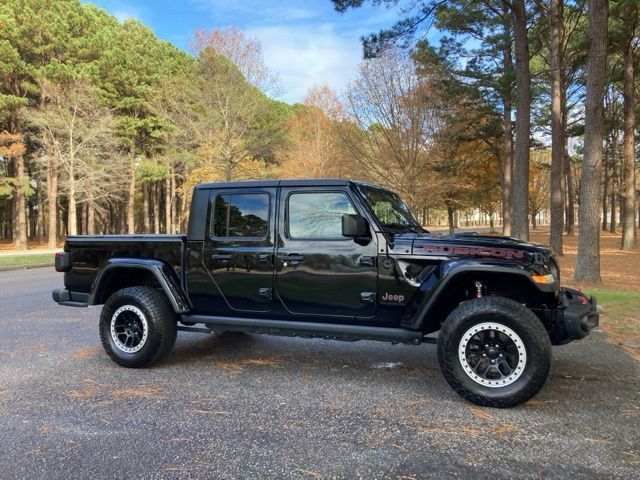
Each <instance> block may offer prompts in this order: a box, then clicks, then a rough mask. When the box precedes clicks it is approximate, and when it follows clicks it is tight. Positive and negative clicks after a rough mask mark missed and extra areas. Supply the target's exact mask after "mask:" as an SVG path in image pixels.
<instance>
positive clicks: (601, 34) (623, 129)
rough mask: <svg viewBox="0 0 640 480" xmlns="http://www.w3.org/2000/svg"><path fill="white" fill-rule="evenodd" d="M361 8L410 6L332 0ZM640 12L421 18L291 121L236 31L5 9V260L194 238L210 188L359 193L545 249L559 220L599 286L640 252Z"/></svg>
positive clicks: (495, 3) (77, 10) (1, 78)
mask: <svg viewBox="0 0 640 480" xmlns="http://www.w3.org/2000/svg"><path fill="white" fill-rule="evenodd" d="M327 1H329V0H327ZM364 3H369V4H373V5H377V6H378V7H379V8H385V7H388V6H395V5H397V3H398V2H397V1H396V0H371V1H369V2H366V1H364V0H333V4H334V7H335V9H336V10H337V12H336V15H339V14H340V13H339V12H344V11H346V10H349V9H355V8H359V7H361V6H362V5H363V4H364ZM639 10H640V5H639V4H638V2H637V1H635V0H617V1H606V0H589V1H585V0H579V1H572V0H537V1H530V0H440V1H431V0H429V1H415V2H411V4H410V6H409V7H407V8H403V9H401V10H400V13H399V15H400V17H399V18H398V22H397V23H396V24H394V25H390V26H389V28H388V29H385V30H382V31H380V32H376V33H372V34H371V35H369V36H366V37H365V38H363V53H364V55H363V61H362V63H361V65H360V68H359V70H358V73H357V75H356V77H355V78H353V79H352V81H351V82H350V83H349V85H348V86H347V88H346V89H344V91H338V92H335V91H332V90H331V89H330V88H329V87H327V86H324V85H322V84H319V85H318V86H316V87H313V88H311V89H310V90H309V92H308V93H307V95H306V98H305V99H304V101H303V102H302V103H299V104H293V105H291V104H287V103H284V102H282V101H279V100H278V98H280V97H281V94H282V92H281V88H280V86H279V82H278V78H277V75H275V74H274V72H272V71H270V69H269V68H268V66H267V65H266V64H265V61H264V58H263V54H262V49H261V45H260V43H259V42H258V41H257V40H255V39H253V38H251V37H249V36H247V35H246V34H244V33H243V32H242V31H240V30H238V29H236V28H233V27H228V28H222V29H209V30H207V29H203V30H199V31H196V32H195V33H194V35H193V38H192V41H191V44H190V48H189V51H188V52H185V51H182V50H180V49H178V48H176V47H175V46H173V45H172V44H170V43H168V42H165V41H162V40H160V39H158V38H157V37H156V36H155V35H154V34H153V32H152V31H151V30H150V29H148V28H147V27H145V26H144V25H143V24H142V23H140V22H139V21H136V20H124V21H122V22H119V21H118V20H117V19H116V18H114V17H113V16H111V15H109V14H108V13H106V12H105V11H104V10H101V9H98V8H97V7H95V6H93V5H91V4H84V3H81V2H80V1H79V0H57V1H55V2H51V1H47V0H3V1H2V3H0V26H1V28H0V242H4V243H5V244H12V245H14V246H15V248H16V249H18V250H20V249H26V248H27V247H28V245H34V244H47V245H48V246H49V248H55V247H56V246H57V245H59V243H60V241H61V240H63V239H64V237H65V236H66V235H74V234H92V233H105V234H107V233H162V232H166V233H175V232H183V231H184V230H185V224H186V220H187V216H188V209H189V201H190V195H191V190H192V188H193V186H194V185H195V184H196V183H198V182H203V181H226V180H243V179H259V178H285V177H288V178H290V177H346V178H355V179H361V180H365V181H369V182H373V183H377V184H381V185H383V186H385V187H388V188H390V189H393V190H395V191H396V192H398V193H399V194H400V195H401V196H402V198H403V199H404V200H405V201H406V202H407V203H408V204H409V206H410V207H411V208H412V210H413V211H414V212H415V214H416V216H417V217H418V219H419V220H420V221H421V222H422V223H423V224H424V225H439V224H443V223H445V224H447V225H448V226H449V229H450V230H451V231H453V229H454V228H456V227H457V226H460V225H463V226H464V225H473V226H477V225H484V224H486V225H488V226H489V228H491V229H500V230H501V232H502V233H503V234H505V235H512V236H515V237H517V238H521V239H528V238H529V230H530V228H536V227H537V224H538V223H540V222H543V223H549V224H550V226H549V228H550V243H551V247H552V248H553V249H554V251H556V252H557V253H558V254H562V253H563V243H564V242H565V239H566V238H567V237H566V236H567V235H570V236H574V235H578V254H577V256H576V265H575V277H576V279H577V280H581V281H590V282H598V281H599V280H600V278H601V277H600V232H601V231H602V230H609V231H612V232H615V231H617V230H621V233H622V237H621V241H620V245H619V248H621V249H626V250H631V249H634V248H635V245H636V236H637V232H636V227H637V224H638V209H637V207H636V205H637V202H638V188H637V180H636V170H637V167H638V155H637V151H638V149H637V142H636V135H635V134H636V131H637V121H636V118H637V110H638V106H639V102H638V101H637V98H638V88H639V85H640V81H638V76H637V75H636V74H635V72H636V71H637V67H638V58H639V54H638V51H639V47H640V45H639V43H640V40H639V31H640V29H639V28H638V20H639ZM431 29H437V30H438V31H439V32H441V33H442V35H440V36H439V39H438V41H437V42H435V43H434V42H432V43H430V42H429V41H428V40H427V39H426V38H427V35H426V34H425V33H426V32H428V31H430V30H431ZM292 61H295V59H292ZM578 226H580V228H578Z"/></svg>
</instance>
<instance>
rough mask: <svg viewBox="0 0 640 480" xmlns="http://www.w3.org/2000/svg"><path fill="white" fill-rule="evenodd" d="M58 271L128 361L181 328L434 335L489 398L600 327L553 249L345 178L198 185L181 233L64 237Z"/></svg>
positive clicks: (393, 338) (515, 388) (529, 381)
mask: <svg viewBox="0 0 640 480" xmlns="http://www.w3.org/2000/svg"><path fill="white" fill-rule="evenodd" d="M56 270H58V271H60V272H64V287H63V288H59V289H56V290H54V291H53V299H54V300H55V302H57V303H58V304H60V305H67V306H74V307H87V306H94V305H103V307H102V312H101V317H100V325H99V331H100V338H101V341H102V345H103V346H104V349H105V351H106V353H107V354H108V355H109V356H110V357H111V359H113V360H114V361H115V362H116V363H118V364H120V365H122V366H124V367H146V366H149V365H152V364H154V363H156V362H157V361H159V360H161V359H163V358H165V357H166V356H167V355H168V354H169V352H170V350H171V348H172V346H173V344H174V342H175V340H176V335H177V331H178V330H191V331H200V332H206V333H217V332H224V331H239V332H247V333H263V334H275V335H290V336H297V337H305V338H327V339H337V340H348V341H353V340H380V341H385V342H393V343H398V342H402V343H407V344H413V345H418V344H421V343H435V344H437V349H438V361H439V364H440V367H441V370H442V373H443V374H444V376H445V378H446V380H447V381H448V383H449V384H450V385H451V386H452V387H453V388H454V389H455V390H456V391H457V392H458V393H460V394H461V395H462V396H464V397H465V398H467V399H468V400H470V401H472V402H475V403H478V404H481V405H488V406H494V407H509V406H513V405H517V404H519V403H521V402H524V401H526V400H528V399H529V398H531V397H532V396H534V395H535V394H536V393H537V392H538V391H539V390H540V389H541V388H542V386H543V385H544V383H545V382H546V380H547V377H548V375H549V369H550V362H551V345H552V344H553V345H561V344H564V343H567V342H569V341H572V340H578V339H581V338H584V337H585V336H587V335H588V334H589V332H590V331H591V330H592V329H593V328H594V327H595V326H597V325H598V313H597V309H596V302H595V299H593V298H587V297H585V296H584V295H583V294H582V293H580V292H578V291H576V290H572V289H566V288H561V286H560V272H559V269H558V264H557V262H556V260H555V258H554V256H553V254H552V252H551V251H550V250H549V249H548V248H546V247H545V246H543V245H538V244H533V243H527V242H522V241H519V240H516V239H513V238H509V237H498V236H484V235H477V234H458V235H435V234H430V233H429V232H427V231H426V230H424V229H423V228H422V226H421V225H420V224H419V223H418V221H416V219H415V217H414V216H413V215H412V213H411V212H410V210H409V208H408V207H407V206H406V205H405V203H403V202H402V200H401V199H400V198H399V196H398V195H396V194H395V193H393V192H391V191H389V190H386V189H384V188H381V187H378V186H375V185H370V184H366V183H362V182H357V181H350V180H341V179H336V180H333V179H315V180H271V181H247V182H227V183H210V184H202V185H198V186H197V187H196V188H195V189H194V192H193V198H192V202H191V214H190V217H189V224H188V229H187V234H186V235H99V236H95V235H84V236H70V237H68V238H67V240H66V243H65V246H64V251H63V252H61V253H59V254H57V255H56ZM436 332H437V333H436Z"/></svg>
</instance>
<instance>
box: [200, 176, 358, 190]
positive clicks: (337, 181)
mask: <svg viewBox="0 0 640 480" xmlns="http://www.w3.org/2000/svg"><path fill="white" fill-rule="evenodd" d="M350 183H355V184H358V185H367V184H365V183H363V182H359V181H357V180H348V179H344V178H300V179H285V180H246V181H242V182H215V183H201V184H199V185H197V186H196V189H198V190H206V189H218V188H247V187H249V188H251V187H253V188H263V187H338V186H339V187H344V186H346V185H349V184H350Z"/></svg>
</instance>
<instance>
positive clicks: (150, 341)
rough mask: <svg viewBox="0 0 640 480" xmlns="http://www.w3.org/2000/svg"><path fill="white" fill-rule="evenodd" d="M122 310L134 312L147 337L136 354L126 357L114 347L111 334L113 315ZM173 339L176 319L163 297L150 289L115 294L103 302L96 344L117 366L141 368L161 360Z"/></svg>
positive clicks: (121, 291) (167, 351)
mask: <svg viewBox="0 0 640 480" xmlns="http://www.w3.org/2000/svg"><path fill="white" fill-rule="evenodd" d="M123 306H125V307H126V306H130V307H134V308H137V309H138V310H139V311H140V312H142V314H143V315H144V317H145V319H146V322H147V328H148V331H147V337H146V341H145V342H144V345H143V346H142V347H141V348H140V350H138V351H136V352H133V353H129V352H126V351H123V350H122V349H121V348H119V347H118V345H117V344H116V342H115V341H114V339H113V337H112V334H111V322H112V317H113V315H114V313H115V312H116V311H117V310H118V309H120V308H121V307H123ZM176 335H177V318H176V315H175V313H174V311H173V309H172V308H171V306H170V305H169V302H168V301H167V299H166V297H165V296H164V295H163V294H162V293H161V292H159V291H158V290H156V289H154V288H151V287H128V288H123V289H122V290H118V291H117V292H115V293H114V294H113V295H111V296H110V297H109V298H108V300H107V301H106V302H105V304H104V307H103V308H102V313H101V314H100V340H101V342H102V346H103V347H104V350H105V351H106V352H107V355H109V357H111V359H112V360H113V361H114V362H116V363H117V364H118V365H121V366H123V367H128V368H142V367H148V366H150V365H153V364H154V363H156V362H158V361H160V360H162V359H163V358H165V357H166V356H167V355H168V354H169V352H170V351H171V348H173V344H174V343H175V341H176Z"/></svg>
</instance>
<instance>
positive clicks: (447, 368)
mask: <svg viewBox="0 0 640 480" xmlns="http://www.w3.org/2000/svg"><path fill="white" fill-rule="evenodd" d="M486 322H490V323H495V324H500V325H503V326H504V327H507V328H508V329H511V330H512V331H513V332H515V333H516V334H517V336H518V337H519V338H520V339H521V341H522V344H523V345H524V349H525V351H526V362H525V365H524V369H523V371H522V372H521V374H520V376H519V377H517V379H516V380H514V381H513V383H511V384H509V385H506V386H498V387H495V386H494V387H490V386H485V385H481V384H480V383H477V382H476V381H475V380H473V379H472V378H471V377H470V376H469V375H468V374H467V373H466V372H465V370H464V368H463V365H462V361H461V359H460V357H459V349H460V348H461V346H462V345H463V344H462V343H461V340H462V338H463V336H464V335H465V332H468V331H469V329H471V328H472V327H474V326H476V325H480V324H483V323H486ZM438 362H439V364H440V369H441V371H442V374H443V375H444V378H445V379H446V380H447V382H448V383H449V385H451V387H452V388H453V389H454V390H455V391H456V392H458V393H459V394H460V395H462V396H463V397H464V398H466V399H467V400H469V401H470V402H473V403H476V404H478V405H483V406H488V407H497V408H507V407H513V406H515V405H518V404H520V403H523V402H526V401H527V400H529V399H530V398H532V397H533V396H534V395H536V394H537V393H538V392H539V391H540V389H541V388H542V386H543V385H544V384H545V382H546V381H547V378H548V376H549V371H550V367H551V343H550V341H549V335H548V333H547V331H546V329H545V328H544V325H543V324H542V322H541V321H540V319H539V318H538V317H537V316H536V315H535V314H534V313H533V312H532V311H531V310H529V309H528V308H527V307H525V306H524V305H522V304H520V303H518V302H516V301H514V300H511V299H508V298H504V297H490V296H489V297H482V298H476V299H473V300H469V301H466V302H464V303H462V304H460V305H459V306H458V307H457V308H456V309H455V310H454V311H453V312H451V314H449V316H448V317H447V319H446V320H445V322H444V324H443V326H442V329H441V330H440V333H439V335H438Z"/></svg>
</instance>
